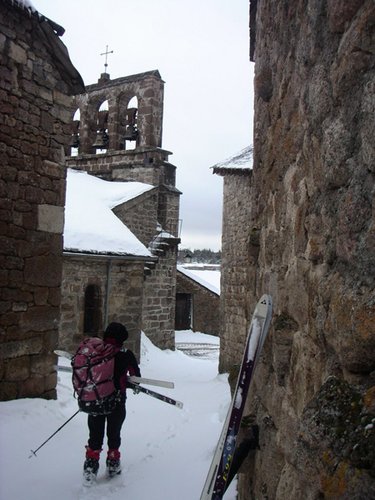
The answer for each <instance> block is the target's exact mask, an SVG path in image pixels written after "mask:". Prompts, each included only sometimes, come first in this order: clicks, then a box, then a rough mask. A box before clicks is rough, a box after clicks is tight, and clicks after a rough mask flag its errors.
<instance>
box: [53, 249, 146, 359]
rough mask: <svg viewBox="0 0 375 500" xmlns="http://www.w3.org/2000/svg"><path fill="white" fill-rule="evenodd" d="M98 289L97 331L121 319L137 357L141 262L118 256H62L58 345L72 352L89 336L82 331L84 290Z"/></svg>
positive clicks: (140, 317)
mask: <svg viewBox="0 0 375 500" xmlns="http://www.w3.org/2000/svg"><path fill="white" fill-rule="evenodd" d="M88 285H96V286H97V287H98V288H99V290H100V304H101V305H100V317H101V320H102V325H101V329H100V331H99V334H101V333H102V331H103V330H104V329H105V327H106V326H107V325H108V324H109V323H110V322H111V321H119V322H120V323H123V324H124V325H125V326H126V328H127V329H128V331H129V339H128V341H127V342H126V345H127V347H128V348H129V349H131V350H132V351H133V352H134V354H135V355H136V356H137V358H138V360H139V356H140V332H141V320H142V298H143V262H136V261H127V260H126V259H124V260H123V259H119V258H98V257H95V256H92V257H88V256H86V257H78V256H65V257H64V265H63V280H62V300H61V321H60V327H59V346H60V348H61V349H64V350H67V351H69V352H74V351H75V350H76V348H77V346H78V343H79V342H80V341H81V340H82V339H83V338H84V337H85V336H88V334H87V333H85V332H84V305H85V304H84V303H85V290H86V287H87V286H88Z"/></svg>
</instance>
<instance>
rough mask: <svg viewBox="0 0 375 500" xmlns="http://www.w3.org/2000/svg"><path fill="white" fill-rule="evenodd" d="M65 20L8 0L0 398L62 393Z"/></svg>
mask: <svg viewBox="0 0 375 500" xmlns="http://www.w3.org/2000/svg"><path fill="white" fill-rule="evenodd" d="M63 32H64V30H63V28H61V27H60V26H58V25H56V24H55V23H53V22H52V21H50V20H48V19H47V18H45V17H44V16H42V15H40V14H39V13H37V12H35V11H34V9H33V8H32V7H31V6H29V2H27V1H26V0H25V1H17V0H12V1H11V0H9V1H8V0H2V1H1V2H0V47H1V68H0V78H1V83H0V95H1V98H0V107H1V115H0V120H1V130H0V151H1V169H0V190H1V199H0V203H1V210H0V221H1V223H0V235H1V236H0V260H1V271H0V277H1V285H0V286H1V289H0V293H1V299H0V311H1V317H0V333H1V335H0V345H1V360H0V380H1V381H0V399H1V400H7V399H14V398H20V397H32V396H42V397H46V398H50V397H55V386H56V371H55V369H54V364H55V356H54V355H53V349H54V348H55V347H56V345H57V335H58V333H57V328H58V319H59V307H60V284H61V271H62V231H63V211H64V208H63V207H64V194H65V177H66V171H65V168H64V149H65V148H67V145H68V143H69V140H70V97H69V96H70V95H74V94H77V93H80V92H82V91H83V89H84V85H83V82H82V79H81V77H80V75H79V74H78V72H77V71H76V69H75V68H74V67H73V65H72V63H71V61H70V59H69V56H68V52H67V50H66V48H65V46H64V44H63V43H62V42H61V40H60V36H61V35H62V34H63Z"/></svg>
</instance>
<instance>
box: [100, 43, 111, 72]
mask: <svg viewBox="0 0 375 500" xmlns="http://www.w3.org/2000/svg"><path fill="white" fill-rule="evenodd" d="M108 54H113V50H108V45H106V46H105V52H103V53H102V54H100V55H101V56H105V63H104V73H107V67H108V62H107V61H108Z"/></svg>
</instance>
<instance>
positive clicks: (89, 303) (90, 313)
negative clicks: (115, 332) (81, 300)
mask: <svg viewBox="0 0 375 500" xmlns="http://www.w3.org/2000/svg"><path fill="white" fill-rule="evenodd" d="M100 305H101V304H100V289H99V287H98V286H96V285H88V286H87V287H86V290H85V315H84V326H83V331H84V333H89V334H97V333H99V332H100V330H101V307H100Z"/></svg>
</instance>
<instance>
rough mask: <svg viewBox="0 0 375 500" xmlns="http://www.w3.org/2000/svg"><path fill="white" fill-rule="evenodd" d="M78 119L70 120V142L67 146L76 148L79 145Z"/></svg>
mask: <svg viewBox="0 0 375 500" xmlns="http://www.w3.org/2000/svg"><path fill="white" fill-rule="evenodd" d="M79 123H80V122H79V120H73V122H72V129H71V131H72V135H71V138H70V144H69V146H70V147H71V148H78V147H79Z"/></svg>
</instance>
